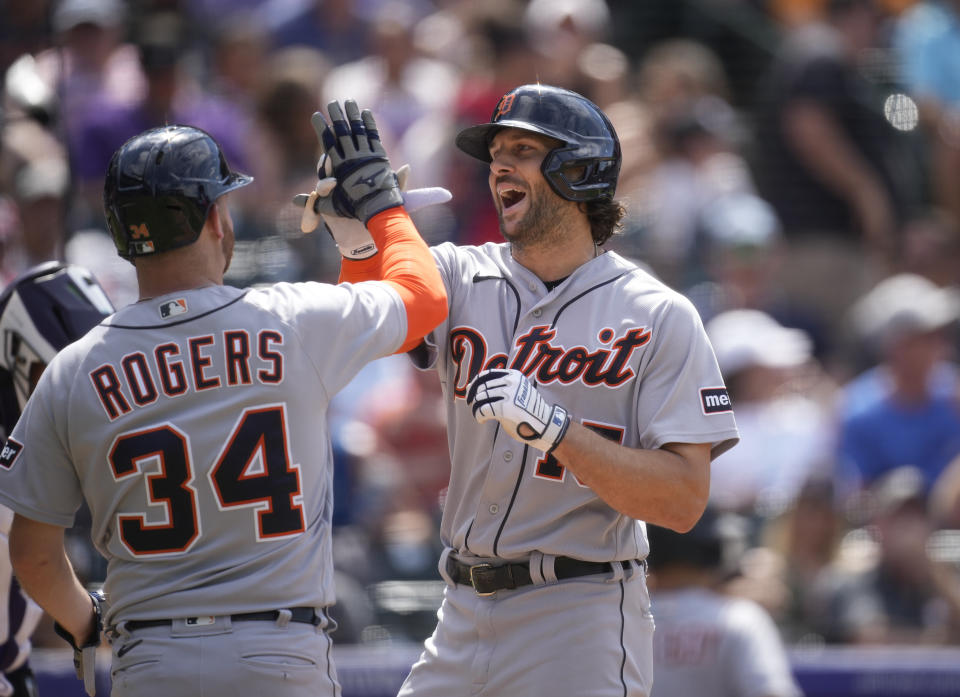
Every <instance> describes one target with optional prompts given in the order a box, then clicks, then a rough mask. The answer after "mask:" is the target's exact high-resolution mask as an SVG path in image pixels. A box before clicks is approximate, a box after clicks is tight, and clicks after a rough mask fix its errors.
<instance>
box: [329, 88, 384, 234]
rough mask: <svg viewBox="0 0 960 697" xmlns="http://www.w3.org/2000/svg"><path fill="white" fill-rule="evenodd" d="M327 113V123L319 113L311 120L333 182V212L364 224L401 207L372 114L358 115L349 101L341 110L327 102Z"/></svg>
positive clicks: (369, 112) (336, 104) (354, 104)
mask: <svg viewBox="0 0 960 697" xmlns="http://www.w3.org/2000/svg"><path fill="white" fill-rule="evenodd" d="M344 111H345V112H346V115H344ZM327 112H328V113H329V114H330V123H329V124H328V123H327V122H326V120H325V119H324V118H323V114H321V113H320V112H319V111H318V112H316V113H315V114H314V115H313V118H312V119H311V121H312V123H313V127H314V130H316V131H317V133H318V134H319V136H320V142H321V144H322V145H323V152H324V154H325V155H326V156H327V158H328V160H329V166H330V170H331V172H332V174H333V176H334V178H336V180H337V186H336V188H334V190H333V192H332V195H333V205H334V208H335V209H336V211H337V213H339V214H340V215H344V216H347V217H349V218H356V219H357V220H360V221H361V222H363V223H366V222H367V221H369V220H370V218H372V217H373V216H375V215H376V214H377V213H381V212H383V211H385V210H387V209H388V208H395V207H397V206H402V205H403V197H402V196H401V195H400V184H399V182H398V181H397V175H396V174H395V173H394V171H393V170H392V169H391V168H390V161H389V160H388V159H387V153H386V151H385V150H384V149H383V144H382V143H381V142H380V132H379V131H378V130H377V122H376V121H375V120H374V118H373V113H372V112H371V111H370V110H369V109H364V110H363V112H362V113H361V112H360V109H359V107H357V103H356V102H355V101H353V100H352V99H348V100H347V101H346V102H344V108H343V109H341V108H340V104H339V103H338V102H335V101H334V102H330V104H328V105H327ZM321 124H322V125H321Z"/></svg>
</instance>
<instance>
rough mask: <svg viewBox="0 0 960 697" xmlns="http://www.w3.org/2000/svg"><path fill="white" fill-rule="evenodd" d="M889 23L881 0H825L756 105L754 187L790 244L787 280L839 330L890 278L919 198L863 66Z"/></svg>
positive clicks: (788, 43) (789, 41)
mask: <svg viewBox="0 0 960 697" xmlns="http://www.w3.org/2000/svg"><path fill="white" fill-rule="evenodd" d="M881 19H882V15H881V13H880V10H879V9H878V7H877V5H876V2H875V1H874V0H829V1H828V2H827V3H826V9H825V20H824V21H823V22H816V23H812V24H805V25H802V26H801V27H799V28H797V29H796V30H794V31H793V32H792V33H791V34H788V36H787V37H786V40H785V41H784V42H783V45H782V48H781V50H780V52H779V54H778V55H777V56H776V58H775V60H774V61H773V63H772V65H771V66H770V69H769V70H768V71H767V73H766V76H765V78H764V80H763V82H762V84H761V87H760V91H759V95H758V97H759V101H758V103H757V105H756V132H755V136H756V137H755V140H754V152H753V162H754V166H755V173H756V176H757V182H758V185H759V187H760V193H761V194H762V195H763V196H764V198H766V199H767V200H769V201H770V203H772V204H773V206H774V208H775V209H776V211H777V214H778V216H779V217H780V220H781V221H782V223H783V226H784V232H785V234H786V237H787V240H788V244H789V254H790V264H789V265H786V266H785V267H784V268H783V274H782V276H781V282H782V283H783V284H784V288H785V289H786V291H787V292H788V293H789V294H791V295H792V296H794V297H796V298H797V299H798V302H801V303H804V304H806V305H808V306H809V307H810V309H811V310H812V311H814V312H816V313H817V314H818V315H822V316H823V317H824V321H825V322H826V323H827V326H828V328H829V331H830V332H831V333H833V332H840V331H841V330H842V325H843V321H844V317H843V313H844V311H845V310H846V309H847V308H848V307H849V305H850V304H851V303H852V302H853V300H854V299H855V298H856V296H857V295H859V294H860V293H861V292H863V291H864V290H865V289H866V288H869V287H870V285H871V284H872V283H873V282H875V279H877V278H879V277H882V275H884V274H885V273H887V269H888V268H889V265H890V263H891V262H892V259H893V252H894V250H895V249H896V246H897V230H898V226H899V223H900V222H901V221H902V219H903V214H904V211H905V208H906V205H907V204H908V203H909V202H910V199H911V196H912V194H913V192H912V190H911V187H910V186H907V185H905V184H904V180H903V178H902V173H903V172H904V171H905V170H906V169H907V164H908V163H909V161H910V158H909V157H906V156H905V154H904V148H905V147H906V144H905V142H904V140H903V136H902V134H901V133H900V132H899V131H897V130H896V129H895V128H894V127H893V126H892V125H891V124H890V123H889V122H888V121H887V119H886V118H885V117H884V113H883V95H882V94H880V92H879V90H878V85H877V84H876V82H872V81H871V80H869V79H867V77H866V76H865V74H864V72H862V71H861V70H860V62H861V61H863V60H864V58H865V56H866V55H870V53H869V52H871V51H876V50H877V49H878V47H879V41H880V39H879V30H880V25H881ZM894 162H896V166H894V165H893V164H892V163H894Z"/></svg>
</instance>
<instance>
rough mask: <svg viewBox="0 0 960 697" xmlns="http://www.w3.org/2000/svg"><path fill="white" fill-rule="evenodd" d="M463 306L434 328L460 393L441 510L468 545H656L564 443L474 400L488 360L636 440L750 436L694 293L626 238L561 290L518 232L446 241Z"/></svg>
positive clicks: (444, 368)
mask: <svg viewBox="0 0 960 697" xmlns="http://www.w3.org/2000/svg"><path fill="white" fill-rule="evenodd" d="M433 254H434V257H435V259H436V261H437V264H438V266H439V268H440V272H441V275H442V276H443V279H444V282H445V284H446V288H447V294H448V299H449V305H450V314H449V317H448V318H447V320H446V321H445V322H444V323H443V324H441V325H440V326H439V327H438V328H437V329H436V330H434V332H433V333H432V334H431V335H430V336H429V337H428V338H427V348H428V353H427V355H426V356H425V357H423V360H421V361H420V364H421V367H426V366H431V365H432V366H434V367H436V370H437V372H438V373H439V376H440V382H441V386H442V389H443V391H444V394H445V396H446V398H447V399H446V402H447V428H448V434H449V435H448V438H449V444H450V456H451V461H452V471H451V475H450V486H449V490H448V494H447V497H446V502H445V506H444V510H443V518H442V523H441V535H442V539H443V542H444V544H445V545H447V546H448V547H451V548H453V550H455V551H456V552H457V553H458V554H460V555H463V556H468V555H473V556H479V557H494V558H501V559H526V558H527V557H529V555H530V554H531V552H534V551H537V552H539V553H543V554H551V555H558V556H559V555H564V556H570V557H575V558H577V559H583V560H588V561H613V560H618V561H625V560H629V559H642V558H644V557H645V556H646V555H647V551H648V546H647V540H646V531H645V528H644V525H643V524H642V523H641V522H639V521H635V520H633V519H631V518H628V517H627V516H624V515H622V514H620V513H618V512H617V511H615V510H614V509H613V508H611V507H610V506H608V505H607V504H606V503H605V502H604V501H602V500H601V499H600V498H599V497H598V496H597V495H596V494H594V493H593V491H591V490H590V489H589V488H588V487H586V486H585V485H583V484H582V483H581V482H579V481H578V480H577V478H576V477H575V476H573V475H571V474H570V473H568V472H567V471H566V469H565V468H564V467H563V466H562V463H560V462H557V461H556V459H555V458H553V457H552V456H545V455H544V453H542V452H540V451H535V450H532V449H530V448H527V447H525V446H524V445H522V444H521V443H519V442H518V441H516V440H514V439H512V438H510V436H509V435H507V434H506V433H505V432H504V430H503V429H498V428H497V425H496V424H495V423H487V424H483V425H481V424H478V423H477V422H476V420H475V419H474V417H473V416H472V414H471V412H470V409H469V408H468V407H467V405H466V402H465V400H464V395H465V391H466V386H467V384H468V382H469V380H470V379H471V378H472V377H473V376H474V375H476V374H477V373H478V372H479V371H480V370H482V369H485V368H493V367H508V368H516V369H518V370H520V371H522V372H523V373H524V374H526V375H527V376H528V377H529V378H531V380H533V381H534V382H535V384H536V385H537V389H538V390H539V391H540V392H541V393H542V394H543V397H544V399H545V400H547V401H548V402H554V403H558V404H561V405H562V406H564V407H565V408H566V409H567V410H568V411H569V412H570V413H571V415H572V417H573V418H574V419H576V420H578V421H580V422H581V423H583V424H584V425H585V426H588V427H590V428H593V429H595V430H596V431H598V432H599V433H600V434H602V435H604V436H606V437H608V438H611V439H613V440H615V441H617V442H619V443H621V444H623V445H625V446H629V447H633V448H658V447H660V446H662V445H664V444H666V443H670V442H680V443H710V444H711V445H712V452H713V455H714V456H715V455H717V454H719V453H721V452H723V451H725V450H726V449H728V448H730V447H731V446H733V445H734V444H735V443H736V441H737V438H738V435H737V429H736V425H735V423H734V417H733V412H732V407H731V404H730V400H729V397H728V395H727V391H726V388H725V387H724V383H723V379H722V377H721V375H720V370H719V368H718V367H717V362H716V358H715V357H714V354H713V350H712V348H711V346H710V343H709V341H708V340H707V337H706V334H705V332H704V330H703V326H702V324H701V322H700V318H699V315H698V314H697V312H696V310H695V309H694V308H693V306H692V304H691V303H690V302H689V301H688V300H687V299H686V298H684V297H683V296H682V295H680V294H679V293H677V292H675V291H673V290H671V289H670V288H668V287H667V286H665V285H664V284H662V283H661V282H659V281H658V280H656V279H655V278H654V277H652V276H651V275H650V274H649V273H647V272H645V271H644V270H642V269H640V268H638V267H637V266H636V265H635V264H633V263H632V262H629V261H627V260H626V259H624V258H623V257H621V256H619V255H617V254H616V253H614V252H607V253H605V254H602V255H600V256H598V257H596V258H594V259H593V260H591V261H589V262H588V263H586V264H584V265H582V266H580V267H579V268H578V269H576V270H575V271H574V272H573V274H572V275H571V276H570V277H569V278H567V279H566V280H565V281H564V282H563V283H561V284H560V285H559V286H557V287H556V288H554V289H553V290H551V291H548V290H547V288H546V287H545V286H544V284H543V282H542V281H541V280H540V279H539V278H537V277H536V276H535V275H534V274H533V273H532V272H531V271H529V270H528V269H526V268H524V267H523V266H521V265H520V264H518V263H516V262H515V261H514V260H513V258H512V256H511V254H510V247H509V245H507V244H494V243H489V244H486V245H483V246H481V247H457V246H454V245H452V244H442V245H439V246H437V247H434V248H433Z"/></svg>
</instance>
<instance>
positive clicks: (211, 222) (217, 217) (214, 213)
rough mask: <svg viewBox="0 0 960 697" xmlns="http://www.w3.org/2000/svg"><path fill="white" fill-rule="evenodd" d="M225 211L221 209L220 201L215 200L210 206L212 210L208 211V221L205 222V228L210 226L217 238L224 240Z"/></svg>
mask: <svg viewBox="0 0 960 697" xmlns="http://www.w3.org/2000/svg"><path fill="white" fill-rule="evenodd" d="M223 223H224V221H223V213H222V212H221V211H220V202H219V201H214V202H213V205H212V206H210V210H209V211H207V221H206V222H205V223H204V225H203V227H204V230H206V229H207V228H210V232H212V233H213V234H214V235H215V236H216V238H217V240H222V239H223V238H224V235H225V234H226V233H225V232H224V230H223Z"/></svg>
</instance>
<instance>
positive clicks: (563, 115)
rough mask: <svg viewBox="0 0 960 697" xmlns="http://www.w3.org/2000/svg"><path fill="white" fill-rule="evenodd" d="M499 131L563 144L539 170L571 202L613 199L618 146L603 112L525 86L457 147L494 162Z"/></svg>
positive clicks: (571, 96) (559, 93) (580, 100)
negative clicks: (511, 130)
mask: <svg viewBox="0 0 960 697" xmlns="http://www.w3.org/2000/svg"><path fill="white" fill-rule="evenodd" d="M501 128H521V129H523V130H525V131H533V132H534V133H541V134H543V135H547V136H550V137H551V138H556V139H557V140H559V141H562V143H563V144H562V145H560V146H559V147H557V148H554V149H553V150H551V151H550V152H549V153H548V154H547V156H546V157H545V158H543V164H542V165H541V166H540V170H541V171H542V172H543V176H544V177H546V179H547V181H548V182H549V183H550V186H551V187H553V190H554V191H556V192H557V194H559V195H560V196H561V197H563V198H565V199H567V200H569V201H591V200H594V199H599V198H608V199H612V198H613V194H614V192H615V191H616V188H617V176H618V175H619V174H620V140H619V139H618V138H617V133H616V131H614V130H613V124H611V123H610V119H608V118H607V117H606V115H605V114H604V113H603V112H602V111H600V108H599V107H598V106H597V105H596V104H594V103H593V102H591V101H590V100H589V99H587V98H586V97H583V96H581V95H579V94H577V93H576V92H571V91H570V90H565V89H561V88H559V87H551V86H549V85H521V86H520V87H517V88H516V89H514V90H511V91H510V92H507V93H506V94H505V95H503V96H502V97H501V98H500V101H499V102H497V106H496V108H495V109H494V110H493V115H492V116H491V117H490V123H484V124H480V125H478V126H471V127H470V128H467V129H464V130H462V131H460V133H459V134H458V135H457V141H456V142H457V147H458V148H460V149H461V150H463V151H464V152H465V153H467V154H468V155H472V156H473V157H475V158H477V159H478V160H483V161H484V162H490V161H491V160H490V150H489V147H490V141H491V140H492V139H493V136H494V134H495V133H496V132H497V131H498V130H500V129H501Z"/></svg>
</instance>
